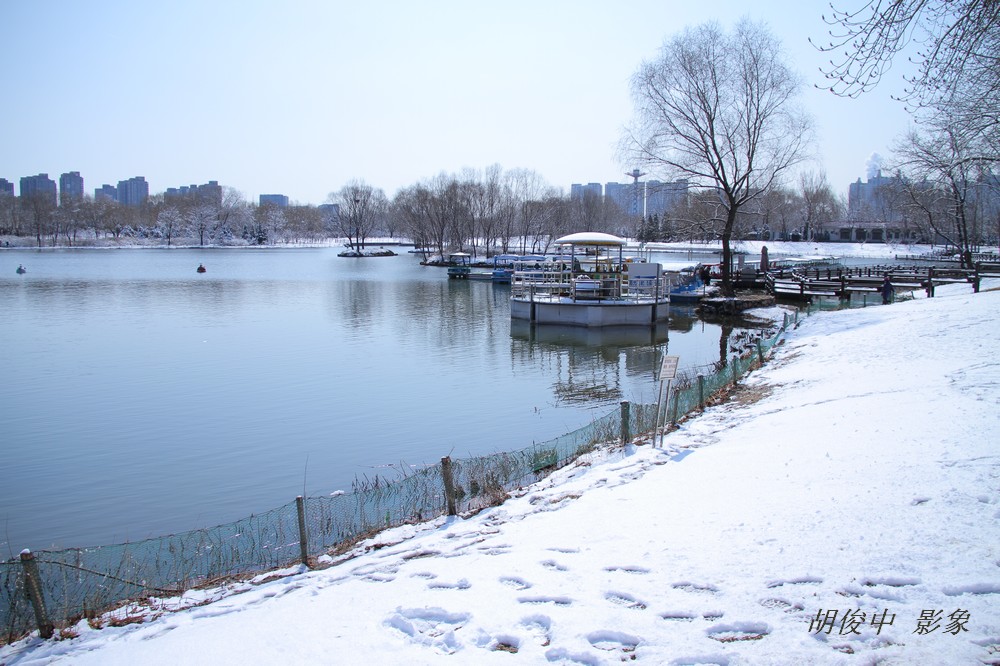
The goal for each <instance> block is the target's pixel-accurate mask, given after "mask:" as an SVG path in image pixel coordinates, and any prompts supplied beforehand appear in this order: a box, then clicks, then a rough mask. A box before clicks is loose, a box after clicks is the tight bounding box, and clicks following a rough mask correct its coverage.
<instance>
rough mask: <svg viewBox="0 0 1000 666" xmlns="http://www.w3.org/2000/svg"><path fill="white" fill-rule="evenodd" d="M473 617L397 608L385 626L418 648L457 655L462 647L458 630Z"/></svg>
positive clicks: (466, 614)
mask: <svg viewBox="0 0 1000 666" xmlns="http://www.w3.org/2000/svg"><path fill="white" fill-rule="evenodd" d="M471 617H472V616H471V615H469V614H468V613H449V612H448V611H446V610H444V609H443V608H396V611H395V612H394V613H392V614H390V615H389V617H387V618H386V619H385V621H384V622H383V623H382V624H383V625H384V626H386V627H389V628H390V629H394V630H396V631H398V632H400V633H401V634H403V636H405V637H406V638H408V639H409V640H410V641H411V642H413V643H416V644H417V645H423V646H426V647H429V648H432V649H434V650H436V651H438V652H441V653H443V654H454V653H455V652H456V651H458V649H459V648H460V647H461V646H460V645H459V642H458V639H457V638H456V637H455V630H456V629H460V628H461V627H462V626H463V625H464V624H465V623H466V622H468V621H469V618H471Z"/></svg>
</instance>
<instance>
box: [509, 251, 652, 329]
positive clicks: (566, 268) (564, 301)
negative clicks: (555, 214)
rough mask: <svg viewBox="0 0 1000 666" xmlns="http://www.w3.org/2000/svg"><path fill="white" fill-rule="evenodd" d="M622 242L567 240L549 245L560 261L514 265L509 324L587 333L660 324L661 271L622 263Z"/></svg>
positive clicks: (647, 265)
mask: <svg viewBox="0 0 1000 666" xmlns="http://www.w3.org/2000/svg"><path fill="white" fill-rule="evenodd" d="M625 242H626V241H625V239H623V238H619V237H617V236H613V235H611V234H605V233H597V232H584V233H576V234H570V235H568V236H564V237H562V238H559V239H558V240H556V241H555V244H556V246H557V247H559V248H560V251H561V254H560V256H558V257H553V258H546V257H533V258H532V259H534V261H522V262H520V264H519V265H518V266H517V267H516V268H515V270H514V274H513V276H512V279H511V306H510V315H511V318H513V319H524V320H527V321H529V322H533V323H537V324H563V325H572V326H587V327H597V326H629V325H645V326H649V325H655V324H656V323H657V322H660V321H665V320H666V319H667V318H668V316H669V302H670V301H669V291H670V290H669V281H668V279H667V277H666V274H665V273H664V271H663V267H662V266H661V265H660V264H658V263H648V262H645V261H642V260H636V259H632V258H627V257H625V255H624V247H625ZM522 259H523V258H522ZM539 259H541V260H539Z"/></svg>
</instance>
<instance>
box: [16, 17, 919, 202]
mask: <svg viewBox="0 0 1000 666" xmlns="http://www.w3.org/2000/svg"><path fill="white" fill-rule="evenodd" d="M361 4H362V3H344V2H322V1H318V0H317V1H309V0H285V1H283V2H281V3H278V2H263V1H253V0H249V1H248V0H239V1H232V2H230V1H227V2H221V1H217V2H212V1H210V0H197V1H190V0H180V1H174V2H169V3H167V2H159V3H153V2H135V1H134V0H126V1H111V0H108V1H100V2H98V1H92V2H86V1H82V2H70V1H69V0H61V1H50V2H22V1H17V2H15V1H13V0H0V63H2V66H0V88H2V90H3V91H4V93H3V96H2V98H3V102H2V103H0V126H2V127H3V133H2V137H3V138H2V139H0V142H2V143H0V146H2V147H0V177H2V178H7V179H8V180H11V181H13V182H14V183H15V190H17V185H16V184H17V183H18V179H19V178H20V177H22V176H26V175H33V174H36V173H40V172H44V173H48V174H49V176H50V177H51V178H53V179H54V180H58V178H59V174H60V173H63V172H66V171H79V172H80V173H81V174H82V176H83V178H84V184H85V187H86V189H87V191H88V192H89V193H91V194H93V190H94V188H96V187H99V186H100V185H102V184H103V183H110V184H117V182H118V181H119V180H123V179H126V178H130V177H132V176H145V177H146V180H147V181H148V182H149V184H150V191H151V192H153V193H156V192H162V191H163V190H165V189H166V188H168V187H175V186H179V185H185V184H191V183H204V182H207V181H209V180H217V181H219V183H220V184H222V185H226V186H230V187H234V188H236V189H237V190H240V191H241V192H243V193H244V194H245V195H246V196H247V198H248V199H251V200H253V201H256V200H257V197H258V195H260V194H264V193H280V194H285V195H287V196H289V197H290V198H291V199H292V200H293V201H297V202H299V203H303V204H319V203H323V202H324V201H325V200H326V197H327V195H328V194H329V193H330V192H333V191H335V190H338V189H340V187H342V186H343V185H344V184H345V183H347V182H348V181H350V180H351V179H354V178H359V179H363V180H365V181H367V182H368V183H370V184H372V185H374V186H377V187H381V188H382V189H384V190H385V192H386V194H387V195H388V196H390V197H391V196H393V195H394V194H395V192H396V191H397V190H398V189H399V188H401V187H405V186H408V185H412V184H414V183H417V182H420V181H423V180H426V179H429V178H432V177H434V176H436V175H437V174H439V173H441V172H448V173H454V172H458V171H460V170H461V169H463V168H465V167H470V168H475V169H482V168H485V167H487V166H489V165H491V164H500V165H501V166H502V167H504V168H505V169H514V168H526V169H531V170H534V171H536V172H538V173H539V174H540V175H541V176H542V177H543V178H544V179H545V180H546V181H547V182H548V183H549V184H551V185H553V186H556V187H559V188H562V189H564V190H566V191H568V189H569V186H570V184H571V183H577V182H584V183H585V182H602V183H604V182H608V181H618V182H625V181H627V180H628V179H627V178H626V177H625V176H624V172H625V171H628V170H630V169H631V168H632V165H629V164H619V163H618V161H617V157H616V152H615V146H616V143H617V141H618V139H619V137H620V134H621V129H622V127H623V126H624V125H625V124H626V123H627V122H628V120H629V117H630V115H631V100H630V94H629V79H630V77H631V76H632V74H633V73H634V72H635V71H636V69H637V68H638V66H639V64H640V62H641V61H642V60H643V59H650V58H653V57H655V56H656V55H657V52H658V50H659V48H660V46H661V45H662V44H663V41H664V39H665V38H667V37H669V36H670V35H672V34H674V33H676V32H678V31H679V30H681V29H683V28H684V27H685V26H688V25H696V24H699V23H703V22H705V21H708V20H718V21H720V22H721V23H722V24H723V25H724V26H725V27H726V28H729V27H731V26H732V24H733V23H734V22H735V20H736V19H737V18H739V17H740V16H741V15H747V16H749V17H750V18H752V19H754V20H763V21H765V22H766V23H767V24H768V25H769V27H770V28H771V30H772V31H773V32H774V33H775V34H776V35H777V36H778V37H779V38H780V39H781V40H782V42H783V44H784V47H785V49H786V50H787V52H788V55H789V60H790V61H791V62H792V63H793V64H794V65H795V66H796V68H797V69H798V70H799V72H800V73H801V74H802V75H803V77H804V79H805V81H806V83H807V85H806V87H805V88H804V91H803V102H804V103H805V105H806V107H807V108H808V109H809V110H810V111H811V112H812V114H813V116H814V118H815V121H816V126H817V139H818V141H817V145H816V153H817V155H818V156H819V158H820V161H819V163H818V164H817V166H816V167H815V168H823V169H825V170H826V172H827V176H828V178H829V180H830V182H831V184H832V185H833V186H834V189H835V191H837V192H838V193H846V191H847V186H848V184H849V183H850V182H853V181H854V180H856V179H857V178H859V177H864V176H865V165H866V162H867V160H868V159H869V157H870V156H871V154H872V153H880V154H882V155H888V154H889V153H890V146H891V144H892V142H893V139H894V138H895V137H896V136H897V135H899V134H900V133H902V132H903V131H904V130H905V129H906V127H907V125H908V123H909V122H910V120H909V116H908V115H907V114H906V113H905V111H904V109H903V107H902V105H901V104H900V103H898V102H894V101H892V100H891V99H890V98H889V95H890V93H891V92H893V91H896V92H898V91H899V90H900V89H901V84H900V82H899V67H898V66H897V67H896V68H895V69H894V70H893V71H892V72H891V73H890V76H889V80H888V81H887V82H886V84H888V85H883V86H882V87H880V88H879V89H877V90H876V91H875V92H874V93H871V94H869V95H867V96H865V97H863V98H861V99H859V100H843V99H839V98H837V97H834V96H833V95H832V94H830V93H827V92H823V91H819V90H814V89H812V88H811V86H812V85H813V84H816V83H821V82H822V77H821V75H820V74H819V72H818V68H819V66H820V65H821V64H823V63H824V62H825V61H826V59H827V58H826V57H825V56H824V55H823V54H821V53H819V52H817V51H816V50H815V49H814V48H813V47H812V46H810V45H809V44H808V42H807V41H806V40H807V38H808V37H810V36H812V37H813V38H814V39H817V38H819V39H822V38H823V37H824V36H825V34H826V32H825V30H826V26H825V25H824V23H823V22H822V19H821V14H822V13H823V12H824V11H827V12H828V11H829V8H828V5H827V4H826V3H824V2H811V3H810V2H802V1H801V0H799V1H791V0H790V1H783V0H780V1H777V2H768V3H757V4H759V5H765V4H766V6H758V7H748V6H747V3H744V2H738V1H735V0H713V1H712V2H701V3H692V2H674V1H669V2H668V1H663V0H660V1H656V0H634V1H633V2H630V3H628V4H625V3H610V2H590V1H585V0H576V1H564V2H563V1H558V2H557V1H545V0H530V1H521V0H504V2H490V3H486V2H476V1H474V0H456V1H452V0H448V1H437V0H428V1H426V2H411V1H398V2H397V1H387V0H374V1H373V2H369V3H364V6H361Z"/></svg>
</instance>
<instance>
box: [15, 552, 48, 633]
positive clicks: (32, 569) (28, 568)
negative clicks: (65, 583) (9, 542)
mask: <svg viewBox="0 0 1000 666" xmlns="http://www.w3.org/2000/svg"><path fill="white" fill-rule="evenodd" d="M21 566H22V567H23V568H24V587H25V588H26V589H27V590H28V599H30V600H31V606H32V607H33V608H34V609H35V624H36V625H38V635H39V636H41V637H42V638H52V634H53V632H54V631H55V627H54V626H53V625H52V621H51V620H49V614H48V613H47V612H46V610H45V598H44V597H43V596H42V579H41V576H39V574H38V562H35V555H34V554H33V553H32V552H31V551H30V550H28V549H25V550H22V551H21Z"/></svg>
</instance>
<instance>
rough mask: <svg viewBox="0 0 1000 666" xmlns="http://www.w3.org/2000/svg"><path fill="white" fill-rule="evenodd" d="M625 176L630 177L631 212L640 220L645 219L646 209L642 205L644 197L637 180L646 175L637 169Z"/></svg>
mask: <svg viewBox="0 0 1000 666" xmlns="http://www.w3.org/2000/svg"><path fill="white" fill-rule="evenodd" d="M625 175H626V176H631V177H632V190H633V192H632V197H633V198H632V210H631V213H632V214H633V215H637V216H638V217H639V219H640V220H642V219H645V217H646V207H645V206H644V205H643V204H644V203H645V197H644V196H643V189H644V188H643V187H642V185H641V184H640V183H639V179H640V178H642V177H643V176H645V175H646V174H645V173H644V172H642V171H639V170H638V169H632V170H631V171H629V172H628V173H626V174H625Z"/></svg>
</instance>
